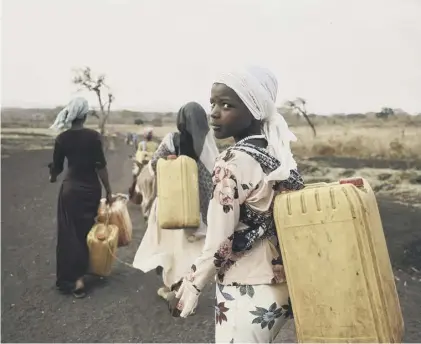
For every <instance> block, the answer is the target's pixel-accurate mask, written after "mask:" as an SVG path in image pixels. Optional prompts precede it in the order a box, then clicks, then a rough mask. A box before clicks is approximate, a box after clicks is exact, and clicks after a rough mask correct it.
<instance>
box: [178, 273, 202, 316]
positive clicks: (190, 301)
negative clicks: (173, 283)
mask: <svg viewBox="0 0 421 344" xmlns="http://www.w3.org/2000/svg"><path fill="white" fill-rule="evenodd" d="M199 295H200V291H199V290H197V289H196V287H195V286H194V285H193V283H191V282H189V281H188V280H187V279H186V278H184V279H183V283H182V284H181V286H180V288H179V289H178V291H177V293H176V298H177V299H178V303H177V306H176V307H177V309H178V310H179V311H180V312H181V313H180V317H181V318H187V317H188V316H189V315H192V314H193V313H194V312H195V310H196V307H197V303H198V301H199Z"/></svg>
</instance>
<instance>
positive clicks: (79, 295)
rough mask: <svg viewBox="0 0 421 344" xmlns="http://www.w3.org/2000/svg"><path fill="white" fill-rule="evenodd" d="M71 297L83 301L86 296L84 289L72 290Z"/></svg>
mask: <svg viewBox="0 0 421 344" xmlns="http://www.w3.org/2000/svg"><path fill="white" fill-rule="evenodd" d="M73 296H74V297H75V298H77V299H83V298H84V297H85V296H86V292H85V288H80V289H75V290H73Z"/></svg>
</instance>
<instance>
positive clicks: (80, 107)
mask: <svg viewBox="0 0 421 344" xmlns="http://www.w3.org/2000/svg"><path fill="white" fill-rule="evenodd" d="M88 111H89V104H88V101H87V100H86V99H85V98H82V97H77V98H74V99H72V100H71V101H70V103H69V104H68V105H67V106H66V107H65V108H64V109H63V110H61V111H60V112H59V114H58V115H57V117H56V120H55V121H54V124H53V125H52V126H51V127H50V129H55V130H60V129H68V128H70V126H71V125H72V122H73V121H74V120H75V119H82V118H84V117H85V116H86V115H87V114H88Z"/></svg>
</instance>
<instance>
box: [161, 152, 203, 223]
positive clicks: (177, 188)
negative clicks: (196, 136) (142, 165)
mask: <svg viewBox="0 0 421 344" xmlns="http://www.w3.org/2000/svg"><path fill="white" fill-rule="evenodd" d="M157 195H158V224H159V227H160V228H162V229H184V228H198V227H199V226H200V202H199V179H198V168H197V164H196V161H194V160H193V159H191V158H190V157H188V156H184V155H181V156H179V157H178V158H177V157H176V156H169V157H168V158H167V159H162V158H161V159H159V160H158V164H157Z"/></svg>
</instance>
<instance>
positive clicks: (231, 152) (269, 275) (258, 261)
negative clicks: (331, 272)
mask: <svg viewBox="0 0 421 344" xmlns="http://www.w3.org/2000/svg"><path fill="white" fill-rule="evenodd" d="M278 166H279V161H277V160H276V159H275V158H273V157H272V156H270V155H269V154H268V153H267V152H266V150H264V149H262V148H258V147H255V146H252V145H249V144H241V145H235V146H233V147H231V148H229V149H228V150H226V151H225V152H223V153H222V154H220V156H219V157H218V158H217V160H216V164H215V168H214V171H213V173H212V183H213V193H212V198H211V200H210V203H209V210H208V228H209V230H208V232H207V238H206V242H205V247H204V251H203V253H202V255H201V256H200V257H199V258H198V259H197V260H196V261H195V262H194V265H195V268H196V269H195V271H194V272H192V273H191V277H192V278H193V279H194V284H195V286H196V287H197V288H198V289H199V290H201V289H203V287H204V285H205V284H206V283H207V282H208V281H209V279H210V278H212V277H213V276H215V275H216V276H217V278H218V282H219V283H221V284H226V285H230V284H236V283H237V284H244V285H253V284H276V283H283V282H285V277H284V274H283V266H282V257H281V252H280V249H279V245H278V242H277V236H276V229H275V223H274V219H273V200H274V197H275V196H276V194H277V193H278V192H279V191H281V190H299V189H301V188H303V187H304V183H303V180H302V178H301V176H300V175H299V174H298V172H297V171H294V170H293V171H291V176H290V178H289V179H288V180H285V181H282V182H273V181H270V182H267V181H266V180H265V177H266V176H267V175H268V174H269V173H270V172H271V171H273V170H274V169H276V168H277V167H278Z"/></svg>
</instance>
